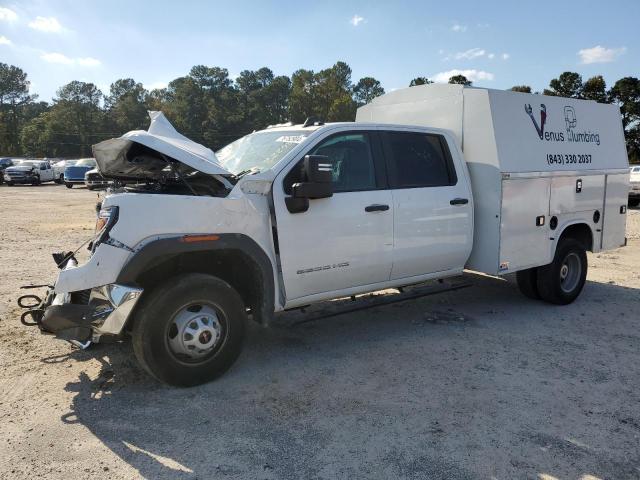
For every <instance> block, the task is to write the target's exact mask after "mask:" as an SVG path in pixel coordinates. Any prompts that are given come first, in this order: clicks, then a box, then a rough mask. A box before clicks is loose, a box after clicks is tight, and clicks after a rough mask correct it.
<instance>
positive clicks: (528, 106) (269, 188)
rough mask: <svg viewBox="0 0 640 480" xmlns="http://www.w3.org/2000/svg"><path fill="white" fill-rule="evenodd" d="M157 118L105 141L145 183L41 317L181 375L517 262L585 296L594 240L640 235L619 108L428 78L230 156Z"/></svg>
mask: <svg viewBox="0 0 640 480" xmlns="http://www.w3.org/2000/svg"><path fill="white" fill-rule="evenodd" d="M541 102H544V103H541ZM534 107H535V108H534ZM567 108H569V109H571V111H572V112H571V113H572V115H571V125H567V124H566V123H565V118H567V115H566V109H567ZM151 117H152V121H151V125H150V127H149V130H148V132H145V131H133V132H129V133H127V134H125V135H124V136H122V137H121V138H117V139H112V140H107V141H105V142H101V143H99V144H97V145H95V146H94V150H93V151H94V156H95V158H96V161H97V163H98V165H99V168H100V171H101V172H102V174H103V175H104V176H105V177H106V178H112V179H129V180H130V179H138V180H139V182H140V184H139V185H133V186H127V187H124V188H121V189H119V190H118V189H116V190H115V191H114V192H112V193H110V194H108V195H107V196H106V197H105V199H104V201H103V202H102V204H101V206H100V209H99V213H98V218H97V221H96V234H95V238H94V240H93V243H92V246H91V252H92V254H91V257H90V259H89V260H88V262H87V263H85V264H84V265H82V266H79V265H78V264H77V262H76V260H75V258H74V257H73V255H71V254H58V255H57V256H56V261H57V263H58V265H60V266H61V267H62V268H63V270H62V271H61V272H60V274H59V276H58V279H57V281H56V282H55V287H54V288H53V289H50V290H49V291H48V293H47V295H46V297H45V299H44V300H43V301H42V302H41V303H40V304H39V305H38V307H37V308H36V309H35V310H32V311H31V313H30V312H29V311H27V312H25V316H26V317H29V316H30V317H31V318H33V319H34V320H35V321H36V323H37V324H38V325H39V326H40V328H41V329H42V330H43V331H45V332H49V333H54V334H56V335H57V337H58V338H62V339H66V340H68V341H71V342H72V343H75V344H76V345H79V346H82V347H85V346H87V345H88V344H90V343H91V342H102V341H108V340H113V339H118V338H122V335H125V334H130V335H131V337H132V342H133V349H134V352H135V355H136V356H137V358H138V360H139V362H140V364H141V365H142V366H143V367H144V368H145V369H146V370H147V371H148V372H149V373H150V374H151V375H153V376H154V377H155V378H157V379H159V380H161V381H163V382H166V383H169V384H173V385H196V384H199V383H203V382H206V381H209V380H211V379H213V378H215V377H217V376H219V375H221V374H222V373H223V372H225V371H226V370H227V369H228V368H229V367H230V366H231V365H232V364H233V362H234V361H235V359H236V358H237V357H238V355H239V353H240V350H241V346H242V343H243V338H244V335H245V321H246V319H247V317H248V316H250V318H251V319H252V320H254V321H256V322H258V323H261V324H264V325H267V324H268V323H269V320H270V319H271V318H272V316H273V315H274V313H275V312H280V311H283V310H287V309H292V308H297V307H303V306H306V305H308V304H311V303H314V302H320V301H324V300H330V299H335V298H339V297H345V296H352V295H356V294H361V293H365V292H371V291H375V290H380V289H386V288H393V287H402V286H405V285H411V284H416V283H418V282H423V281H426V280H432V279H442V278H445V277H450V276H455V275H460V274H461V273H462V272H463V270H464V269H469V270H474V271H478V272H484V273H487V274H490V275H504V274H507V273H517V279H518V285H519V287H520V289H521V291H522V292H523V293H524V294H525V295H526V296H528V297H530V298H533V299H541V300H544V301H546V302H549V303H553V304H568V303H571V302H573V301H574V300H575V299H576V298H577V297H578V295H579V294H580V292H581V291H582V288H583V285H584V283H585V278H586V275H587V255H586V252H587V251H588V250H589V251H592V252H599V251H602V250H609V249H613V248H618V247H620V246H623V245H625V244H626V239H625V221H626V209H627V194H628V189H629V185H628V176H629V174H628V162H627V155H626V149H625V144H624V137H623V135H622V125H621V120H620V112H619V109H618V107H616V106H614V105H604V104H598V103H595V102H592V101H583V100H576V99H568V98H559V97H541V96H538V95H529V94H521V93H513V92H505V91H497V90H486V89H481V88H465V87H462V86H460V85H428V86H420V87H412V88H409V89H404V90H397V91H394V92H392V93H389V94H387V95H383V96H382V97H379V98H377V99H376V100H374V101H373V102H372V103H371V104H369V105H367V106H364V107H362V108H360V109H359V110H358V113H357V118H356V122H355V123H334V124H326V125H325V124H322V122H315V121H312V120H309V121H307V122H305V123H304V124H303V125H286V126H277V127H273V128H268V129H266V130H262V131H259V132H255V133H252V134H250V135H247V136H245V137H243V138H241V139H239V140H237V141H235V142H233V143H231V144H230V145H228V146H226V147H225V148H223V149H221V150H220V151H218V152H217V153H216V154H214V153H213V152H211V151H210V150H208V149H207V148H205V147H203V146H202V145H198V144H196V143H194V142H192V141H190V140H188V139H187V138H186V137H183V136H182V135H180V134H179V133H177V132H176V131H175V130H174V129H173V127H172V126H171V125H170V124H169V122H168V121H167V120H166V119H165V118H164V116H163V115H162V113H160V112H152V113H151ZM495 301H496V302H499V301H500V300H499V299H496V300H495Z"/></svg>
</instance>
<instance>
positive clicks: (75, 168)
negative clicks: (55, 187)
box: [64, 158, 96, 188]
mask: <svg viewBox="0 0 640 480" xmlns="http://www.w3.org/2000/svg"><path fill="white" fill-rule="evenodd" d="M94 168H96V161H95V159H93V158H81V159H80V160H77V161H75V162H74V163H73V165H69V166H67V167H66V168H65V169H64V184H65V185H66V187H67V188H73V186H74V185H84V174H85V173H87V172H88V171H89V170H93V169H94Z"/></svg>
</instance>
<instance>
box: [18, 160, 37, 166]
mask: <svg viewBox="0 0 640 480" xmlns="http://www.w3.org/2000/svg"><path fill="white" fill-rule="evenodd" d="M18 165H19V166H21V167H39V166H40V162H36V161H33V160H22V161H21V162H20V163H19V164H18Z"/></svg>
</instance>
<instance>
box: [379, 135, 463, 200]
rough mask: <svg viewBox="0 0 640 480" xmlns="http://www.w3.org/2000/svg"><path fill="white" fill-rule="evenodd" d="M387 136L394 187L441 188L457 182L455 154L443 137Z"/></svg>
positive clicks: (390, 171) (391, 178)
mask: <svg viewBox="0 0 640 480" xmlns="http://www.w3.org/2000/svg"><path fill="white" fill-rule="evenodd" d="M384 138H385V142H384V144H385V157H386V158H387V162H388V165H389V183H390V186H391V188H417V187H441V186H448V185H455V184H456V183H457V178H456V174H455V169H454V167H453V162H452V161H451V155H450V154H449V149H448V147H447V145H446V142H445V140H444V138H443V137H442V136H440V135H433V134H426V133H414V132H386V133H385V134H384Z"/></svg>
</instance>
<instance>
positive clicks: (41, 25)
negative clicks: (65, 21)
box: [29, 17, 62, 33]
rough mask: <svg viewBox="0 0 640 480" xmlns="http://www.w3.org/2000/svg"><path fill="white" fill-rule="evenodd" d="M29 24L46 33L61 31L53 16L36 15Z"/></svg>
mask: <svg viewBox="0 0 640 480" xmlns="http://www.w3.org/2000/svg"><path fill="white" fill-rule="evenodd" d="M29 26H30V27H31V28H33V29H34V30H40V31H41V32H46V33H60V32H61V31H62V25H60V22H58V20H57V19H56V18H55V17H36V19H35V20H34V21H32V22H29Z"/></svg>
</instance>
